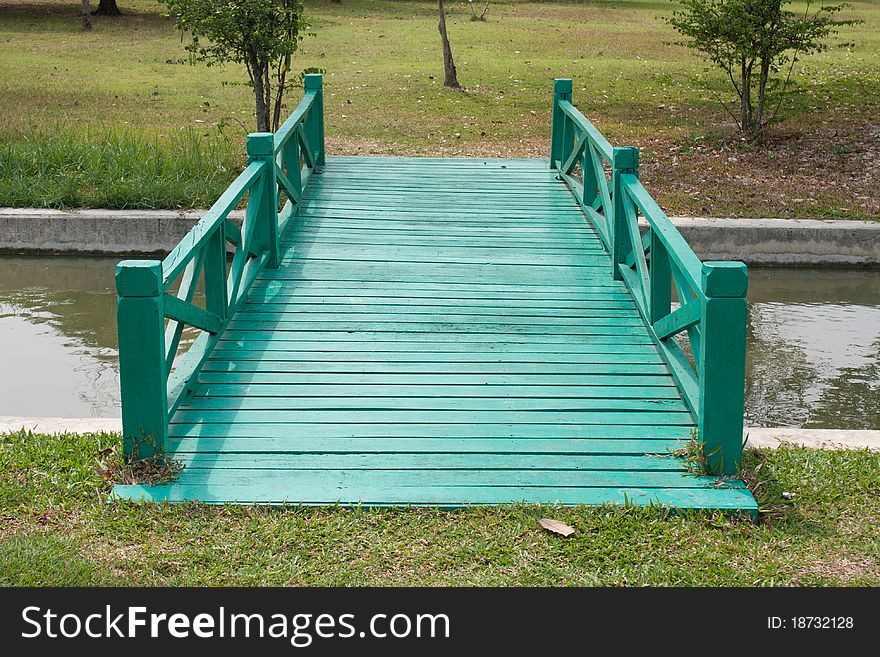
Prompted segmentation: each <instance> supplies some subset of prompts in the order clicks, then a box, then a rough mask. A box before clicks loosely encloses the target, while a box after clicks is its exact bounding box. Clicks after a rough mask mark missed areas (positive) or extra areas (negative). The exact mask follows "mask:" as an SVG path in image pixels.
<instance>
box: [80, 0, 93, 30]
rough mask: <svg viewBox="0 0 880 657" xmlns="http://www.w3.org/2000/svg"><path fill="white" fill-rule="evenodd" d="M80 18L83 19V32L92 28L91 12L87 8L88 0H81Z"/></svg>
mask: <svg viewBox="0 0 880 657" xmlns="http://www.w3.org/2000/svg"><path fill="white" fill-rule="evenodd" d="M82 19H83V32H88V31H90V30H91V29H92V14H91V12H90V8H89V0H82Z"/></svg>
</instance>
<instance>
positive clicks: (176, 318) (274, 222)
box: [116, 74, 325, 460]
mask: <svg viewBox="0 0 880 657" xmlns="http://www.w3.org/2000/svg"><path fill="white" fill-rule="evenodd" d="M304 86H305V93H304V95H303V99H302V101H301V102H300V103H299V105H297V107H296V109H295V110H294V112H293V114H292V115H291V116H290V118H288V119H287V121H285V122H284V124H283V125H282V126H281V128H280V129H279V130H278V132H276V133H275V134H274V135H273V134H272V133H254V134H251V135H248V138H247V152H248V165H247V167H246V168H245V169H244V171H242V172H241V173H240V174H239V175H238V177H236V179H235V180H234V181H233V182H232V184H230V185H229V187H228V188H227V189H226V191H224V192H223V194H221V196H220V198H219V199H217V201H216V202H215V203H214V204H213V205H212V206H211V208H210V209H209V210H208V211H207V212H205V214H204V215H203V216H202V217H201V219H200V220H199V222H198V223H197V224H196V225H195V226H193V228H192V230H190V232H189V233H187V235H186V236H185V237H184V238H183V239H182V240H181V241H180V243H179V244H177V246H175V247H174V248H173V249H172V250H171V252H170V253H169V254H168V256H167V257H166V258H165V259H164V260H162V261H158V260H125V261H123V262H120V263H119V264H118V265H117V267H116V289H117V293H118V300H117V330H118V334H119V379H120V389H121V396H122V431H123V449H124V453H125V457H126V458H127V459H129V460H136V459H142V458H150V457H161V456H162V454H163V453H164V451H165V446H166V442H167V438H168V422H169V419H170V417H171V416H172V415H173V413H174V412H175V410H176V409H177V408H178V406H179V405H180V404H181V403H183V402H184V401H185V400H186V399H187V397H188V395H189V394H191V392H192V389H193V387H194V385H195V383H196V381H197V378H198V374H199V371H200V370H201V367H202V365H203V364H204V362H205V360H206V359H207V358H208V356H209V355H210V353H211V350H212V349H213V348H214V346H215V344H216V343H217V341H218V340H219V338H220V335H221V334H222V333H223V332H224V331H225V330H226V327H227V326H228V324H229V322H230V320H231V319H232V317H233V316H234V315H235V313H236V311H237V310H238V309H239V307H240V306H241V305H242V304H243V303H244V301H245V299H246V298H247V294H248V291H249V290H250V288H251V286H252V285H253V282H254V281H255V280H256V278H257V276H258V275H259V273H260V272H261V271H262V270H263V269H264V268H266V267H269V268H276V267H277V266H278V262H279V259H280V256H281V252H280V245H279V237H280V235H282V234H283V233H284V230H285V228H286V227H287V225H288V224H289V222H290V220H291V219H292V218H293V217H294V216H295V215H296V214H298V211H299V205H300V203H301V200H302V193H303V189H304V188H305V186H306V185H307V184H308V182H309V179H310V178H311V176H312V175H313V174H314V173H320V172H321V170H322V169H323V166H324V160H325V158H324V109H323V90H322V78H321V76H320V75H316V74H310V75H306V76H305V85H304ZM282 194H283V195H284V197H285V199H284V205H283V207H282V209H281V210H280V211H279V204H280V201H281V195H282ZM245 197H247V205H246V209H245V217H244V221H243V223H242V225H241V227H239V226H238V225H236V224H235V223H234V222H232V221H231V220H230V218H229V214H230V213H231V212H232V210H233V209H235V207H236V206H237V205H238V204H239V203H240V202H241V201H242V200H243V199H244V198H245ZM230 255H231V256H232V257H231V259H230V258H229V256H230ZM178 281H179V284H177V283H178ZM199 281H202V282H203V285H204V305H198V304H196V303H195V302H194V301H193V298H194V296H195V292H196V287H197V286H198V284H199ZM175 284H177V285H176V289H175ZM185 326H189V327H191V328H193V329H196V330H198V331H199V332H200V333H199V335H198V337H197V338H196V339H195V340H194V341H193V343H192V344H191V345H190V346H189V349H187V350H186V351H185V352H183V353H181V354H179V353H178V351H179V349H178V347H179V345H180V342H181V338H182V337H183V330H184V327H185Z"/></svg>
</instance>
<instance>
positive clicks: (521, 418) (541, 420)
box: [174, 408, 693, 426]
mask: <svg viewBox="0 0 880 657" xmlns="http://www.w3.org/2000/svg"><path fill="white" fill-rule="evenodd" d="M174 419H175V421H179V422H203V423H212V422H213V423H222V424H229V423H239V422H245V423H250V422H278V421H283V422H287V423H290V424H295V423H298V422H304V423H308V424H312V423H321V422H326V423H339V422H379V423H402V424H419V423H422V422H448V423H451V424H577V425H582V424H597V425H601V424H630V425H642V424H644V425H650V426H653V425H655V424H668V425H679V426H693V420H692V418H691V415H690V413H686V412H675V411H656V412H652V411H632V412H629V411H462V410H454V411H425V410H419V411H405V410H379V409H375V410H367V411H362V410H343V411H336V410H322V411H312V410H297V411H296V412H289V413H282V412H279V411H274V410H271V411H251V410H238V409H234V410H220V411H218V410H191V409H189V408H179V409H178V410H177V413H175V414H174Z"/></svg>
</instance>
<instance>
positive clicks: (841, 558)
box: [0, 433, 880, 586]
mask: <svg viewBox="0 0 880 657" xmlns="http://www.w3.org/2000/svg"><path fill="white" fill-rule="evenodd" d="M118 448H119V439H118V437H116V436H112V435H63V436H43V435H34V434H28V433H19V434H7V435H5V436H0V586H9V585H96V584H106V585H133V586H146V585H195V586H201V585H462V586H469V585H533V586H557V585H700V586H716V585H734V586H753V585H758V586H762V585H805V586H812V585H867V586H878V585H880V534H878V532H877V526H878V523H880V494H878V491H880V454H877V453H869V452H853V451H847V452H833V451H817V450H809V449H800V448H786V449H780V450H776V451H747V453H746V459H747V463H748V471H749V476H748V477H747V478H748V479H749V480H751V481H752V484H753V487H754V489H755V491H756V494H757V496H758V499H759V503H760V504H761V506H762V508H764V509H765V511H764V512H763V513H762V516H761V519H760V521H759V522H758V523H757V524H754V523H752V522H751V521H749V520H748V519H746V518H738V517H732V516H729V515H715V514H709V513H672V512H669V511H668V510H664V509H660V508H649V509H639V508H633V507H605V508H583V507H581V508H558V507H535V506H506V507H499V508H473V509H464V510H460V511H439V510H433V509H398V510H382V511H370V510H354V511H352V510H343V509H333V508H324V509H297V508H266V507H206V506H198V505H185V506H167V505H152V504H151V505H138V504H131V503H125V504H121V503H108V502H107V495H108V492H109V490H110V484H109V483H108V482H107V480H106V479H105V478H104V477H103V476H102V475H101V469H102V468H103V467H104V466H103V465H102V462H105V461H107V460H108V459H113V458H115V456H114V454H115V453H117V451H118ZM783 492H789V493H794V497H793V498H792V499H791V500H788V501H786V500H784V499H783V496H782V493H783ZM541 517H552V518H556V519H558V520H562V521H564V522H567V523H569V524H570V525H572V526H573V527H574V528H575V529H576V534H575V535H574V536H572V537H571V538H568V539H563V538H562V537H560V536H557V535H554V534H549V533H547V532H545V531H543V530H541V529H540V528H539V527H538V524H537V520H538V519H539V518H541Z"/></svg>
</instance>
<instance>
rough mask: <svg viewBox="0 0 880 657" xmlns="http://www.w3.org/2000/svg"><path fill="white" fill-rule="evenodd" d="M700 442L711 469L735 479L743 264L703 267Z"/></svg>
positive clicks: (738, 442) (742, 337)
mask: <svg viewBox="0 0 880 657" xmlns="http://www.w3.org/2000/svg"><path fill="white" fill-rule="evenodd" d="M701 287H702V290H703V294H704V295H705V297H706V299H705V302H704V303H703V308H702V317H701V322H700V324H701V331H700V362H699V363H698V364H697V371H698V372H699V373H700V377H699V379H700V409H699V425H698V430H699V439H700V440H701V441H702V442H703V444H704V450H705V455H706V457H707V459H708V462H709V469H710V471H711V472H712V473H713V474H716V475H735V474H737V473H738V472H739V469H740V466H741V465H742V436H743V406H744V396H745V391H744V386H743V381H744V378H745V366H746V291H747V289H748V270H747V269H746V266H745V265H744V264H743V263H741V262H706V263H703V270H702V281H701Z"/></svg>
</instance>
